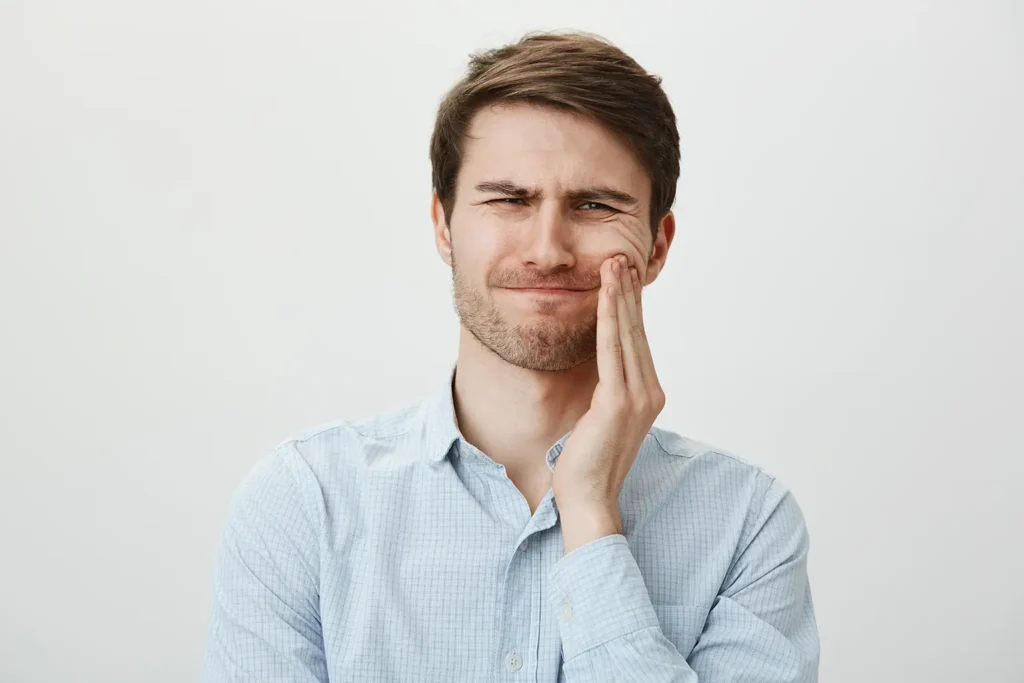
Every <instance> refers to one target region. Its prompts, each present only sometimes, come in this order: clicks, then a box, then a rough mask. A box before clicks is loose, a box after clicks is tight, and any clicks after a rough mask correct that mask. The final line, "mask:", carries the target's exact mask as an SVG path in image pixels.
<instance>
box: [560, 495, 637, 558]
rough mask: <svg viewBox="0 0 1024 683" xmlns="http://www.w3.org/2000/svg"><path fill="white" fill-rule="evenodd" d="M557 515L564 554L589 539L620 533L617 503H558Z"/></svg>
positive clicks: (588, 541)
mask: <svg viewBox="0 0 1024 683" xmlns="http://www.w3.org/2000/svg"><path fill="white" fill-rule="evenodd" d="M558 516H559V519H560V523H561V526H562V542H563V545H564V548H565V550H564V554H566V555H568V554H569V553H571V552H572V551H573V550H575V549H576V548H579V547H581V546H584V545H586V544H587V543H590V542H591V541H596V540H597V539H599V538H603V537H605V536H612V535H615V534H621V533H622V518H621V516H620V515H619V510H618V506H617V505H616V506H607V505H595V504H587V505H582V504H576V505H559V506H558Z"/></svg>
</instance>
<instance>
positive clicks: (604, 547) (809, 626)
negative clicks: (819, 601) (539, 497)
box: [548, 479, 818, 683]
mask: <svg viewBox="0 0 1024 683" xmlns="http://www.w3.org/2000/svg"><path fill="white" fill-rule="evenodd" d="M751 519H752V520H753V521H752V523H751V524H750V525H749V529H748V531H747V532H746V533H744V534H743V538H742V539H741V541H740V544H739V547H738V548H737V551H736V555H735V559H734V561H733V563H732V566H731V568H730V570H729V572H728V576H727V577H726V581H725V583H724V584H723V588H722V590H721V593H720V595H719V596H718V597H717V598H716V600H715V601H714V604H713V606H712V609H711V611H710V614H709V615H708V617H707V620H706V622H705V625H704V629H703V632H702V633H701V635H700V637H699V638H698V640H697V643H696V644H695V646H694V648H693V650H692V652H691V653H690V654H689V658H688V659H687V658H684V657H683V655H682V654H680V653H679V651H678V650H677V649H676V647H675V645H673V643H672V642H671V641H669V640H668V639H667V638H666V637H665V635H664V633H663V632H662V629H661V626H660V624H659V622H658V618H657V613H656V612H655V610H654V606H653V605H652V603H651V600H650V597H649V594H648V592H647V590H646V586H645V584H644V579H643V575H642V574H641V572H640V568H639V566H638V565H637V563H636V560H635V558H634V557H633V555H632V553H631V552H630V549H629V546H628V543H627V540H626V537H625V536H623V535H621V534H616V535H611V536H605V537H603V538H600V539H597V540H595V541H591V542H590V543H587V544H586V545H583V546H581V547H579V548H577V549H575V550H573V551H572V552H570V553H569V554H567V555H565V556H564V557H563V558H561V559H560V560H559V561H558V562H557V563H556V564H555V566H554V567H553V569H552V571H551V575H550V583H549V592H548V600H549V602H550V604H551V607H552V608H553V609H554V611H555V614H556V617H557V620H558V625H559V631H560V634H561V638H562V656H563V659H564V663H563V672H564V674H565V678H566V681H568V682H570V683H571V682H572V681H579V682H581V683H582V681H588V682H589V681H627V682H629V681H636V682H637V683H639V682H641V681H645V682H648V683H659V682H661V683H668V682H673V683H697V682H698V681H699V682H701V683H739V682H740V681H758V682H759V683H798V682H799V683H815V682H816V681H817V679H818V633H817V626H816V624H815V619H814V611H813V606H812V603H811V594H810V585H809V582H808V577H807V552H808V547H809V539H808V534H807V529H806V526H805V524H804V520H803V516H802V514H801V512H800V508H799V507H798V506H797V503H796V501H795V500H794V498H793V496H792V495H791V494H790V493H789V492H788V491H787V490H786V489H784V488H783V487H782V485H781V484H778V483H777V482H776V481H775V480H774V479H773V480H771V484H770V485H769V486H767V488H766V489H765V492H764V495H763V497H762V500H761V501H760V504H759V506H758V507H757V509H756V510H755V511H754V514H753V515H752V517H751ZM681 598H682V599H686V597H685V596H681Z"/></svg>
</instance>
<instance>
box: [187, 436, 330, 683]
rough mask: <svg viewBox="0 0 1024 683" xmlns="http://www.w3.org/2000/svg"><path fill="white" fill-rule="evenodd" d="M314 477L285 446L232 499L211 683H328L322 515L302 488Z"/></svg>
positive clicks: (218, 585)
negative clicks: (321, 596)
mask: <svg viewBox="0 0 1024 683" xmlns="http://www.w3.org/2000/svg"><path fill="white" fill-rule="evenodd" d="M303 468H306V469H303ZM312 476H313V475H312V473H311V472H310V471H309V470H308V468H307V466H306V464H305V462H304V461H303V460H302V459H301V458H300V457H298V455H297V454H296V453H295V452H294V448H293V447H292V446H291V445H290V444H288V445H283V446H281V447H280V448H279V449H278V450H277V451H275V452H274V453H271V454H269V455H267V456H265V457H264V458H263V459H261V460H260V461H259V462H258V463H257V464H256V465H255V467H253V469H252V471H251V472H250V473H249V475H248V476H247V477H246V479H245V480H244V481H243V482H242V484H241V485H240V486H239V488H238V490H237V491H236V492H235V494H234V496H233V497H232V499H231V504H230V506H229V511H228V519H227V524H226V526H225V529H224V532H223V536H222V539H221V543H220V548H219V552H218V555H217V561H216V567H215V570H214V579H213V598H212V603H211V608H210V627H209V631H208V635H207V646H206V660H205V663H204V667H203V676H202V680H203V681H204V683H229V682H231V683H236V682H237V683H242V682H243V681H244V682H246V683H250V682H252V681H261V682H270V681H280V682H281V683H284V682H285V681H287V682H288V683H327V662H326V658H325V656H324V646H323V637H322V632H321V628H320V614H319V531H320V525H321V519H322V511H321V510H320V509H317V508H316V506H315V505H312V503H311V500H310V498H309V496H305V497H304V496H303V495H302V493H303V487H302V486H300V484H299V482H300V481H303V482H305V483H306V484H307V485H308V483H309V481H310V479H311V478H312Z"/></svg>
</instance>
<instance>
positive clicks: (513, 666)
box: [507, 652, 523, 673]
mask: <svg viewBox="0 0 1024 683" xmlns="http://www.w3.org/2000/svg"><path fill="white" fill-rule="evenodd" d="M507 662H508V670H509V671H511V672H512V673H515V672H516V671H519V670H520V669H522V668H523V658H522V657H520V656H519V654H518V653H516V652H512V653H509V656H508V660H507Z"/></svg>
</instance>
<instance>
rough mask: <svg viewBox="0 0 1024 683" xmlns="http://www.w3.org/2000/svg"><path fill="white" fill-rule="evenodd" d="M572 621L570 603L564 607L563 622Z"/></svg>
mask: <svg viewBox="0 0 1024 683" xmlns="http://www.w3.org/2000/svg"><path fill="white" fill-rule="evenodd" d="M570 619H572V605H570V604H569V603H568V602H567V603H565V604H564V605H562V621H569V620H570Z"/></svg>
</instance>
